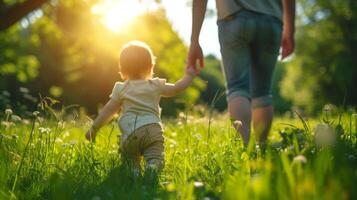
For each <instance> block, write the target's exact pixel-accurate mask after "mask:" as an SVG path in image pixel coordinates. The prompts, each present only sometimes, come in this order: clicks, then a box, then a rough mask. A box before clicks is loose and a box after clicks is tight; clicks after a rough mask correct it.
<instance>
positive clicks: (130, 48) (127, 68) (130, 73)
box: [119, 41, 155, 80]
mask: <svg viewBox="0 0 357 200" xmlns="http://www.w3.org/2000/svg"><path fill="white" fill-rule="evenodd" d="M154 65H155V56H154V55H153V53H152V50H151V49H150V47H149V46H148V45H147V44H146V43H144V42H141V41H132V42H129V43H127V44H126V45H124V47H123V48H122V50H121V53H120V59H119V71H120V75H121V77H122V78H123V79H124V80H127V79H134V80H135V79H148V78H151V77H152V74H153V68H154Z"/></svg>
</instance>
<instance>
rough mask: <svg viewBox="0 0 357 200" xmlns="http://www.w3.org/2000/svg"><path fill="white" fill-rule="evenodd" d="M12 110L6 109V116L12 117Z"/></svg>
mask: <svg viewBox="0 0 357 200" xmlns="http://www.w3.org/2000/svg"><path fill="white" fill-rule="evenodd" d="M12 113H13V112H12V110H11V109H10V108H7V109H5V114H6V115H12Z"/></svg>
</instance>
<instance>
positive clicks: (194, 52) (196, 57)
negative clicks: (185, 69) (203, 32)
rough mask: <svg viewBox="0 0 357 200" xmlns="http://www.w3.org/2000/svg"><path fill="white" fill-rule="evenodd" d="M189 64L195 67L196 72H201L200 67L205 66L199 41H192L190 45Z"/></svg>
mask: <svg viewBox="0 0 357 200" xmlns="http://www.w3.org/2000/svg"><path fill="white" fill-rule="evenodd" d="M187 65H188V66H189V67H193V68H194V69H195V71H196V74H197V73H199V71H200V68H203V67H204V62H203V53H202V48H201V46H200V44H199V43H198V42H197V43H191V45H190V49H189V51H188V56H187Z"/></svg>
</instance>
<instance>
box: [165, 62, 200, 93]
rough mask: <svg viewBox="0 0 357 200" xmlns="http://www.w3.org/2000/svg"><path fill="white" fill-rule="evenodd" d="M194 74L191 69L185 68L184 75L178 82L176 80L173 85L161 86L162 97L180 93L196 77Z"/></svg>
mask: <svg viewBox="0 0 357 200" xmlns="http://www.w3.org/2000/svg"><path fill="white" fill-rule="evenodd" d="M195 73H196V72H195V70H194V69H193V68H192V67H187V68H186V73H185V75H184V76H183V77H182V78H181V79H180V80H178V81H177V82H176V83H175V84H172V83H166V84H165V85H164V86H163V88H162V95H163V96H166V97H171V96H175V95H177V94H178V93H180V92H182V91H183V90H185V89H186V88H187V87H188V86H189V85H190V84H191V83H192V80H193V78H194V76H195V75H196V74H195Z"/></svg>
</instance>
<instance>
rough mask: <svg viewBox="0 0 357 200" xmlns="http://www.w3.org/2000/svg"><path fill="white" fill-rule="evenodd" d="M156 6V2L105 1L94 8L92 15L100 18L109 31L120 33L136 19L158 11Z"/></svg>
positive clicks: (132, 0)
mask: <svg viewBox="0 0 357 200" xmlns="http://www.w3.org/2000/svg"><path fill="white" fill-rule="evenodd" d="M154 4H156V3H154V1H148V2H145V3H143V2H141V1H137V0H104V1H103V2H101V3H99V4H96V5H94V6H93V7H92V13H93V14H96V15H98V16H100V17H101V21H102V23H103V24H104V25H105V26H106V27H107V28H108V29H109V30H111V31H114V32H119V31H120V30H121V29H123V28H124V27H125V26H126V25H128V24H129V23H130V22H131V21H132V20H133V19H134V18H135V17H137V16H140V15H142V14H144V13H145V12H148V11H151V10H153V9H156V6H155V5H154Z"/></svg>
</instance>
